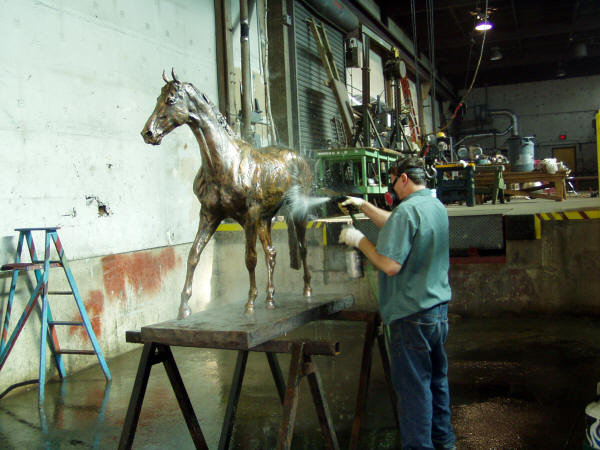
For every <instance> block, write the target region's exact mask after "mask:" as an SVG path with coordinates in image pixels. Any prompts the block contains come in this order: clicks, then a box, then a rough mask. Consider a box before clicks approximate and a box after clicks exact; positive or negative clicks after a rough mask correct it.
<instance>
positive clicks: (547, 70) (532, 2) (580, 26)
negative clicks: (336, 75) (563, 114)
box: [376, 0, 600, 89]
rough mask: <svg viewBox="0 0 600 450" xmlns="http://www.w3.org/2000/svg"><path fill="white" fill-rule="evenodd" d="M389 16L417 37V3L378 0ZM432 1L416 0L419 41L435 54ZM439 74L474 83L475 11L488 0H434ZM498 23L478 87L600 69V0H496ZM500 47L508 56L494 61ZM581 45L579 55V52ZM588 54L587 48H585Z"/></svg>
mask: <svg viewBox="0 0 600 450" xmlns="http://www.w3.org/2000/svg"><path fill="white" fill-rule="evenodd" d="M376 2H377V3H378V5H379V6H380V8H381V13H382V19H384V20H383V22H384V23H385V18H386V17H389V18H391V19H393V20H394V21H395V22H396V23H397V24H398V25H399V26H400V27H401V28H402V29H403V30H404V31H405V32H406V34H407V35H408V36H410V37H411V38H412V14H411V7H410V2H408V1H390V0H376ZM427 3H429V2H427V1H425V0H416V1H415V6H416V8H415V9H416V24H417V45H418V47H419V50H420V51H421V52H422V53H424V54H426V55H429V53H430V52H429V41H428V33H427V31H428V29H429V27H428V22H427V18H428V10H427V7H426V5H427ZM431 3H432V4H433V5H434V13H433V19H434V20H433V23H434V25H433V35H434V36H435V50H434V53H435V60H436V66H437V70H438V73H440V74H442V75H443V76H444V77H446V78H447V79H448V80H449V81H450V82H451V83H452V85H453V86H454V87H455V88H456V89H462V88H465V87H466V86H468V85H469V84H470V82H471V79H472V78H473V73H474V70H475V67H476V64H477V60H478V58H479V54H480V49H481V42H482V38H483V33H482V32H479V31H475V30H474V24H475V20H476V17H475V16H474V15H473V12H475V11H477V10H479V11H482V12H483V11H484V10H485V3H486V2H485V1H475V0H472V1H461V0H432V1H431ZM488 10H489V11H491V13H490V15H489V19H490V21H491V22H492V23H493V24H494V28H493V29H492V30H490V31H488V32H487V33H486V38H485V46H484V51H483V56H482V59H481V65H480V68H479V73H478V76H477V78H476V81H475V86H476V87H477V86H485V85H488V86H493V85H499V84H509V83H522V82H528V81H540V80H550V79H556V78H557V77H558V76H557V71H558V68H559V65H562V66H563V68H564V73H565V75H564V77H578V76H588V75H597V74H600V1H598V0H562V1H556V0H554V1H537V0H489V2H488ZM493 47H497V50H498V51H499V52H500V53H501V54H502V59H500V60H496V61H492V60H490V55H491V51H492V48H493ZM577 52H579V56H576V55H577ZM584 54H585V55H584Z"/></svg>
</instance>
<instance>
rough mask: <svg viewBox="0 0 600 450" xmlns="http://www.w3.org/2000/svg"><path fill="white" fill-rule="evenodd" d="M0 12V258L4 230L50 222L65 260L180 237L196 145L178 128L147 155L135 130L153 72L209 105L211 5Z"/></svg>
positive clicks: (187, 216)
mask: <svg viewBox="0 0 600 450" xmlns="http://www.w3.org/2000/svg"><path fill="white" fill-rule="evenodd" d="M1 10H2V13H1V14H0V29H2V30H3V39H2V40H0V99H1V102H0V154H1V155H2V159H1V161H2V163H1V165H0V171H1V172H0V210H1V211H2V219H0V238H3V239H1V241H0V242H1V243H0V245H1V248H0V258H1V259H0V260H1V261H9V260H11V259H12V254H11V252H12V250H13V248H14V245H15V244H16V242H15V239H14V236H15V232H14V231H13V228H16V227H27V226H55V225H58V226H61V227H62V231H61V237H62V239H63V242H64V243H65V247H66V251H67V254H68V255H69V257H70V258H72V259H73V258H84V257H90V256H97V255H106V254H110V253H119V252H125V251H131V250H138V249H143V248H152V247H159V246H163V245H169V244H177V243H182V242H188V241H190V240H192V239H193V236H194V233H195V229H196V226H197V221H198V211H199V204H198V202H197V200H196V199H195V197H194V195H193V193H192V182H193V178H194V175H195V173H196V171H197V169H198V168H199V166H200V164H201V160H200V155H199V151H198V147H197V144H196V141H195V139H194V137H193V135H192V133H191V132H190V131H189V129H187V128H181V129H177V130H175V131H174V132H173V133H172V134H171V135H169V136H167V137H165V139H164V140H163V143H162V145H160V146H159V147H152V146H149V145H146V144H144V142H143V141H142V138H141V136H140V134H139V133H140V131H141V129H142V127H143V126H144V123H145V121H146V119H147V117H148V116H149V115H150V113H151V112H152V110H153V108H154V105H155V99H156V97H157V96H158V94H159V92H160V89H161V87H162V85H163V81H162V79H161V73H162V71H163V69H167V72H169V71H170V69H171V67H174V68H175V70H176V72H177V74H178V75H179V78H180V79H182V80H185V81H190V82H193V83H194V84H195V86H196V87H198V88H199V89H200V90H202V91H204V92H205V93H206V94H207V95H208V96H209V97H211V98H212V99H213V100H215V101H216V100H217V69H216V44H215V17H214V2H213V1H212V0H187V1H184V0H154V1H147V0H115V1H111V2H107V1H91V0H70V1H67V0H65V1H58V0H56V1H52V0H46V1H33V0H5V1H3V2H2V6H1ZM90 197H91V199H90ZM95 199H98V200H99V201H100V202H102V203H104V204H105V205H106V207H107V209H108V212H109V215H108V216H99V215H98V203H97V201H96V200H95ZM11 237H12V238H11Z"/></svg>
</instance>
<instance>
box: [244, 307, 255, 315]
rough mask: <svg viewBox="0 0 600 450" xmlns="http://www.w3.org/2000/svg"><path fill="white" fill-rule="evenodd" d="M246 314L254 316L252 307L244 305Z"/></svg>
mask: <svg viewBox="0 0 600 450" xmlns="http://www.w3.org/2000/svg"><path fill="white" fill-rule="evenodd" d="M246 314H254V305H246Z"/></svg>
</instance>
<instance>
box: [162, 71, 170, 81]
mask: <svg viewBox="0 0 600 450" xmlns="http://www.w3.org/2000/svg"><path fill="white" fill-rule="evenodd" d="M163 80H165V83H168V82H169V80H167V76H166V75H165V71H164V70H163Z"/></svg>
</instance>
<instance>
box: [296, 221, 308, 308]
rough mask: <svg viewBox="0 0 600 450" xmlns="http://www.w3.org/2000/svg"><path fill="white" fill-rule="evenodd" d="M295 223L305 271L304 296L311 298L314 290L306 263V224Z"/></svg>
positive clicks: (303, 222)
mask: <svg viewBox="0 0 600 450" xmlns="http://www.w3.org/2000/svg"><path fill="white" fill-rule="evenodd" d="M294 223H295V227H296V233H297V236H298V247H300V256H301V257H302V268H303V269H304V296H305V297H310V296H311V295H312V288H311V287H310V279H311V277H310V271H309V270H308V264H307V262H306V253H307V251H306V222H305V221H303V220H295V221H294Z"/></svg>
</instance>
